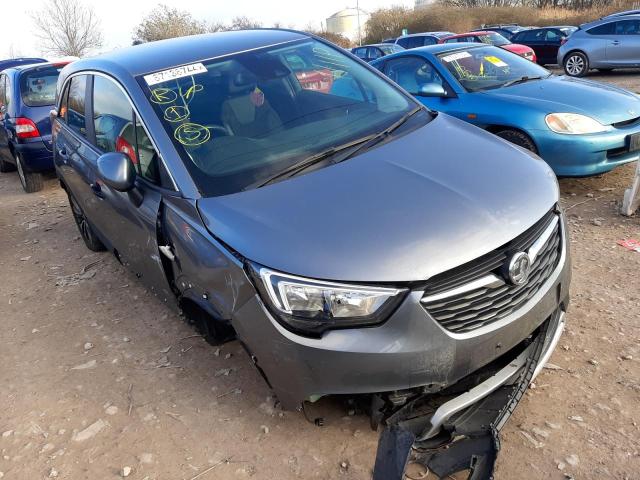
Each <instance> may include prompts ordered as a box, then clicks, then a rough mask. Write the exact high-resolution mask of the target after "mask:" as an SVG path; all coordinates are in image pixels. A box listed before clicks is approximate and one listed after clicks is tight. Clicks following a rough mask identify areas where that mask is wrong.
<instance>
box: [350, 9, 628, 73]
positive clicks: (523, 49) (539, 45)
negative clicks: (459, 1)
mask: <svg viewBox="0 0 640 480" xmlns="http://www.w3.org/2000/svg"><path fill="white" fill-rule="evenodd" d="M463 41H464V42H473V43H486V44H491V45H495V46H498V47H502V48H505V49H507V50H509V51H512V52H514V53H518V54H520V55H521V56H524V57H525V58H527V59H528V60H532V61H534V62H537V63H538V64H540V65H543V66H544V65H550V64H558V65H560V66H562V67H563V68H564V71H565V73H566V74H567V75H569V76H571V77H582V76H584V75H586V74H587V73H588V72H589V70H592V69H597V70H600V71H605V72H606V71H611V70H613V69H616V68H640V10H628V11H624V12H618V13H615V14H612V15H609V16H607V17H603V18H601V19H599V20H596V21H593V22H589V23H585V24H583V25H580V26H579V27H575V26H568V25H565V26H546V27H523V26H520V25H517V24H499V25H483V26H482V27H481V28H479V29H476V30H472V31H470V32H467V33H461V34H454V33H452V32H424V33H415V34H411V35H405V36H401V37H398V38H389V39H386V40H385V41H384V43H385V44H396V45H400V46H402V47H403V48H405V49H412V48H420V47H423V46H427V45H435V44H437V43H454V42H463ZM359 48H365V47H359ZM386 54H388V53H384V54H382V55H379V56H378V57H376V58H380V57H381V56H384V55H386ZM359 56H360V55H359ZM361 58H364V57H361ZM372 60H374V59H372V58H368V61H372Z"/></svg>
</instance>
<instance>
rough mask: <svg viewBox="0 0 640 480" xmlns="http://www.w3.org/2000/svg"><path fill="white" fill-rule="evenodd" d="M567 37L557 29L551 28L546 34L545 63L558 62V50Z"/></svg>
mask: <svg viewBox="0 0 640 480" xmlns="http://www.w3.org/2000/svg"><path fill="white" fill-rule="evenodd" d="M564 37H565V35H564V33H562V32H561V31H560V30H558V29H557V28H549V29H547V31H546V32H545V34H544V40H545V42H544V52H545V53H544V62H545V63H556V62H557V61H558V49H559V48H560V45H561V44H562V39H563V38H564Z"/></svg>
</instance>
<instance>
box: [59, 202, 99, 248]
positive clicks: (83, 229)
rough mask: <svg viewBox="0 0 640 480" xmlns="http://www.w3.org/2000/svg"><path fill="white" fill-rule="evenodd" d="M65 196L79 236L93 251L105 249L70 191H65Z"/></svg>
mask: <svg viewBox="0 0 640 480" xmlns="http://www.w3.org/2000/svg"><path fill="white" fill-rule="evenodd" d="M67 196H68V197H69V205H70V206H71V213H73V219H74V220H75V221H76V225H77V226H78V230H79V231H80V236H81V237H82V240H83V241H84V244H85V245H86V246H87V248H88V249H89V250H91V251H93V252H101V251H103V250H106V248H105V246H104V244H103V243H102V242H101V241H100V239H99V238H98V237H97V236H96V234H95V233H94V231H93V228H91V224H90V223H89V220H88V219H87V217H86V216H85V214H84V212H83V211H82V209H81V208H80V205H78V202H76V200H75V199H74V198H73V196H72V195H71V193H69V192H67Z"/></svg>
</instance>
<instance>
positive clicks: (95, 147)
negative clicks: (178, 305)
mask: <svg viewBox="0 0 640 480" xmlns="http://www.w3.org/2000/svg"><path fill="white" fill-rule="evenodd" d="M88 87H89V90H90V94H89V95H88V97H87V98H88V99H89V98H90V102H89V103H88V107H89V108H88V109H87V110H88V112H87V114H88V115H87V118H89V119H90V122H91V123H90V124H89V132H90V133H89V136H88V141H89V143H90V145H89V148H88V149H87V150H86V155H85V156H84V161H85V162H86V163H87V164H88V165H89V167H90V168H91V169H92V170H94V171H95V175H96V177H95V179H94V180H93V184H92V185H90V187H89V188H90V190H91V192H92V194H93V196H94V198H95V201H94V203H93V205H94V208H93V209H92V211H91V212H90V215H91V217H90V218H92V219H93V220H94V221H95V222H96V225H97V227H98V228H99V229H100V230H101V231H103V232H104V234H105V235H106V236H107V237H108V238H109V242H110V244H111V246H112V248H113V249H114V251H115V252H116V253H117V255H118V257H119V259H120V261H121V262H122V263H123V264H124V265H126V266H127V267H128V268H130V269H131V270H132V271H133V273H135V274H136V276H138V277H140V278H142V280H143V282H144V283H145V284H146V285H147V286H148V287H149V288H150V289H151V290H152V291H153V292H154V293H156V294H158V295H159V296H161V298H169V296H170V295H171V293H170V289H169V284H168V282H167V278H166V275H165V272H164V269H163V266H162V261H161V258H160V251H159V248H158V247H159V246H158V230H157V228H158V227H157V226H158V217H159V215H160V212H161V205H162V199H163V194H172V192H170V191H169V190H168V189H166V188H163V180H162V179H163V175H162V171H163V170H162V171H161V164H160V159H159V156H158V153H157V150H156V148H155V146H154V145H153V142H152V141H151V138H150V136H149V135H148V133H147V131H146V129H145V127H144V126H143V125H142V123H141V121H140V119H139V118H138V117H137V115H136V114H135V110H134V108H133V103H132V102H131V100H130V99H129V96H128V95H127V93H126V92H125V90H124V89H123V88H122V87H121V86H120V85H119V84H118V83H117V82H116V81H115V80H113V79H111V78H110V77H107V76H102V75H94V76H93V77H92V81H90V82H89V84H88ZM109 152H121V153H124V154H125V155H127V156H128V157H129V158H130V160H131V161H132V163H133V164H134V166H135V169H136V172H137V179H136V186H135V188H134V190H133V191H131V192H119V191H117V190H115V189H113V188H110V187H109V186H108V185H106V184H105V183H103V182H102V181H100V180H99V178H97V163H98V159H99V158H100V155H103V154H105V153H109ZM173 194H175V192H173Z"/></svg>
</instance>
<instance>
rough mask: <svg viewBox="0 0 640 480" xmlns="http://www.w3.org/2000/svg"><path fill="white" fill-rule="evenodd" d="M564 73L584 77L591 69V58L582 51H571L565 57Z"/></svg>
mask: <svg viewBox="0 0 640 480" xmlns="http://www.w3.org/2000/svg"><path fill="white" fill-rule="evenodd" d="M563 66H564V73H566V74H567V75H569V76H570V77H584V76H585V75H586V74H587V72H588V71H589V59H588V58H587V56H586V55H585V54H584V53H582V52H571V53H570V54H569V55H567V57H566V58H565V59H564V65H563Z"/></svg>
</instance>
